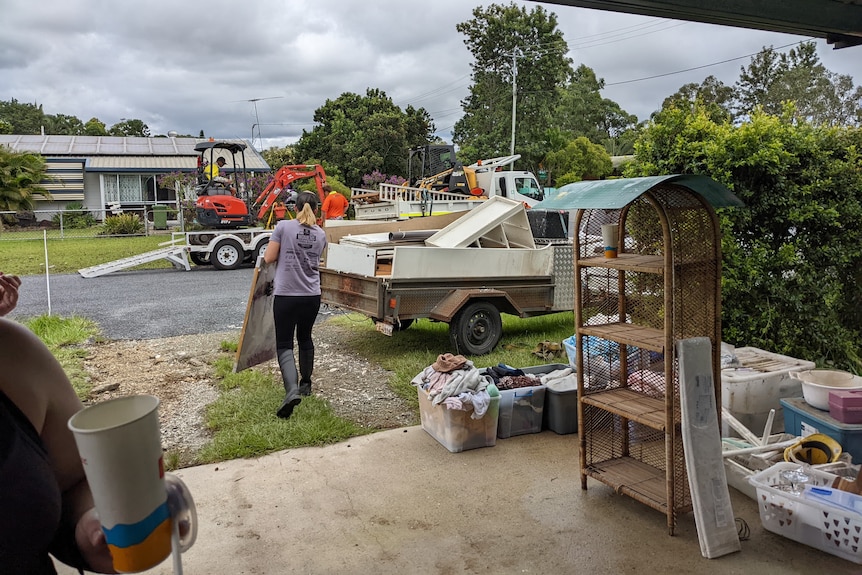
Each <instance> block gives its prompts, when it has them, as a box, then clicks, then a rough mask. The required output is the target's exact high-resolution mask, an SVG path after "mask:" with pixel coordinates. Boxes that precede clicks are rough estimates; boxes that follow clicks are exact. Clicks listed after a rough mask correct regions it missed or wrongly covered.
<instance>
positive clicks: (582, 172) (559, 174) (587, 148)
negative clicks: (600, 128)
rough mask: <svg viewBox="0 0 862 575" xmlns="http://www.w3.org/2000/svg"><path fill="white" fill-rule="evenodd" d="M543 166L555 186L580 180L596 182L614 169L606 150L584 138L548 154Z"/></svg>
mask: <svg viewBox="0 0 862 575" xmlns="http://www.w3.org/2000/svg"><path fill="white" fill-rule="evenodd" d="M543 165H544V167H545V169H546V170H547V172H548V179H549V180H550V181H552V182H554V184H555V185H556V186H564V185H565V184H570V183H572V182H580V181H581V180H598V179H601V178H603V177H605V176H607V175H609V174H610V173H611V172H612V171H613V169H614V168H613V164H611V157H610V155H608V152H607V150H605V148H604V147H603V146H600V145H598V144H594V143H592V142H590V141H589V140H588V139H587V138H585V137H584V136H579V137H578V138H576V139H574V140H572V141H571V142H569V143H568V145H567V146H566V147H565V148H563V149H562V150H559V151H556V152H549V153H548V155H547V156H545V162H544V164H543Z"/></svg>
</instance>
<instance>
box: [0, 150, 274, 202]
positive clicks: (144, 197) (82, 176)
mask: <svg viewBox="0 0 862 575" xmlns="http://www.w3.org/2000/svg"><path fill="white" fill-rule="evenodd" d="M205 140H206V139H205V138H170V137H168V138H139V137H117V136H40V135H4V134H0V145H5V146H8V147H9V148H11V149H12V150H14V151H18V152H32V153H37V154H41V155H42V156H44V157H45V160H46V162H47V167H48V176H49V177H48V179H46V180H44V181H43V182H42V186H43V187H44V188H45V189H46V190H47V191H48V192H50V194H51V199H50V200H44V199H41V198H40V197H38V196H37V197H35V198H34V199H35V202H36V205H35V209H36V211H53V210H62V209H63V207H64V206H66V204H68V203H69V202H81V203H82V204H83V205H84V208H85V209H87V210H91V211H93V212H94V213H97V214H99V213H103V211H104V210H105V209H106V208H108V206H115V205H116V204H120V206H122V207H127V208H134V207H142V206H148V205H153V204H156V203H160V202H168V201H173V200H175V192H174V190H173V189H172V188H171V189H166V188H160V187H159V186H158V183H157V181H158V178H159V177H160V176H163V175H165V174H169V173H172V172H187V173H194V172H196V171H197V169H198V155H199V154H198V152H196V151H195V144H197V143H198V142H202V141H205ZM226 141H230V142H236V143H241V144H245V145H246V146H247V147H246V149H245V153H244V155H245V167H246V170H247V171H248V172H249V175H253V174H254V173H261V172H270V171H271V170H270V167H269V165H268V164H267V163H266V160H264V159H263V156H261V155H260V153H259V152H257V151H256V150H255V149H254V148H253V147H252V146H251V145H249V143H248V142H247V141H244V140H226ZM228 156H229V154H228ZM226 160H227V166H226V168H227V169H226V170H223V172H228V173H230V172H231V171H232V168H233V162H232V161H231V158H230V157H227V158H226ZM213 161H214V160H213ZM237 164H238V165H237V167H238V168H241V167H242V159H241V158H239V157H238V159H237Z"/></svg>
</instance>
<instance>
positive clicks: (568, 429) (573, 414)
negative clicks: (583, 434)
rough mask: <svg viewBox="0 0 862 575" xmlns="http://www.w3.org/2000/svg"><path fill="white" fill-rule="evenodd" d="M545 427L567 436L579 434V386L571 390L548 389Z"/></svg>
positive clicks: (546, 391) (546, 392)
mask: <svg viewBox="0 0 862 575" xmlns="http://www.w3.org/2000/svg"><path fill="white" fill-rule="evenodd" d="M543 425H544V427H545V428H546V429H550V430H551V431H553V432H554V433H558V434H560V435H566V434H569V433H577V432H578V386H577V382H576V383H575V385H574V387H573V388H571V389H569V388H565V389H556V388H553V387H548V388H547V389H546V390H545V420H544V424H543Z"/></svg>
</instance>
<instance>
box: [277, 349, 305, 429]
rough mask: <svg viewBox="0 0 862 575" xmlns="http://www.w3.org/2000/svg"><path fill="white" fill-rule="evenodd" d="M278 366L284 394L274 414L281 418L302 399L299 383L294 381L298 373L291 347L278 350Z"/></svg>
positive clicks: (286, 415) (288, 414)
mask: <svg viewBox="0 0 862 575" xmlns="http://www.w3.org/2000/svg"><path fill="white" fill-rule="evenodd" d="M278 367H279V368H281V380H282V382H283V383H284V392H285V396H284V401H283V402H282V403H281V407H279V408H278V411H277V412H276V414H277V415H278V416H279V417H281V418H282V419H287V418H288V417H290V416H291V414H292V413H293V408H295V407H296V406H297V405H299V402H300V401H302V398H301V397H300V396H299V384H298V383H297V381H296V380H297V378H298V375H297V373H296V362H295V361H294V359H293V350H292V349H282V350H279V351H278Z"/></svg>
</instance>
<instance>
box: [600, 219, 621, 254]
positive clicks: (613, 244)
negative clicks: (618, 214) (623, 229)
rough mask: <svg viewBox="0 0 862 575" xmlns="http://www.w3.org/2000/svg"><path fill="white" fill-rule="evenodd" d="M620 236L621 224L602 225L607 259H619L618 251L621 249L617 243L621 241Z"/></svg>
mask: <svg viewBox="0 0 862 575" xmlns="http://www.w3.org/2000/svg"><path fill="white" fill-rule="evenodd" d="M619 235H620V226H619V224H603V225H602V244H604V248H605V250H604V251H605V257H606V258H615V257H617V250H618V249H619V246H618V245H617V242H618V241H619Z"/></svg>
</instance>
